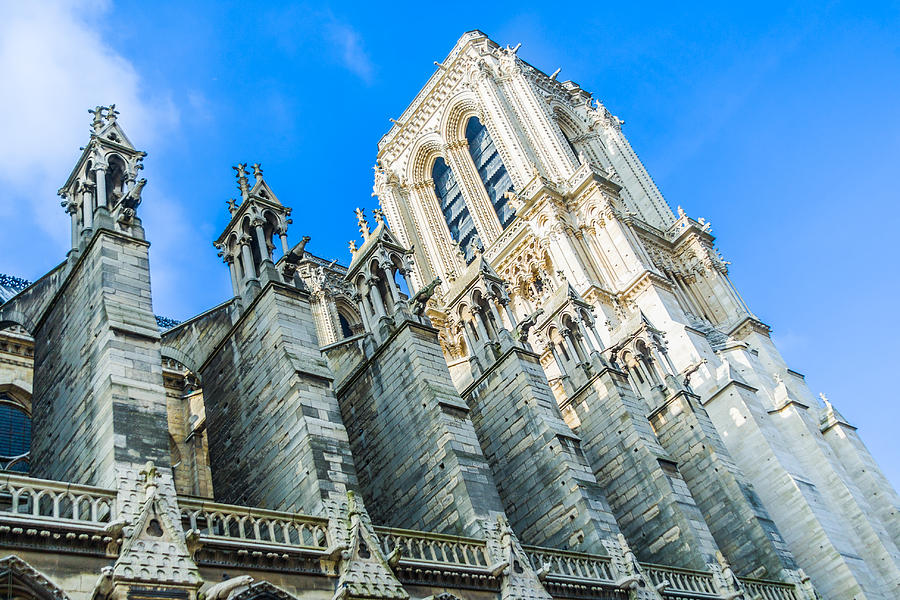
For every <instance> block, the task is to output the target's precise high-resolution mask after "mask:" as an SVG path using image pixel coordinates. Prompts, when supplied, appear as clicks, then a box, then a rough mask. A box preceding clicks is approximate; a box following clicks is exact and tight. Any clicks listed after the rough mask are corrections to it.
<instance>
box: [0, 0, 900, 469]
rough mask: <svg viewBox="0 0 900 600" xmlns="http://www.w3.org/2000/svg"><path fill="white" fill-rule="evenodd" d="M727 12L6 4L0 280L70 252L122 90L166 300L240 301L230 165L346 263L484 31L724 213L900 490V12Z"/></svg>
mask: <svg viewBox="0 0 900 600" xmlns="http://www.w3.org/2000/svg"><path fill="white" fill-rule="evenodd" d="M38 4H40V6H38ZM731 4H733V3H717V4H709V5H701V4H689V3H677V5H676V3H670V2H665V3H663V2H660V3H657V4H653V3H648V4H641V5H638V4H637V3H622V4H615V3H614V4H603V3H571V4H566V3H548V2H541V3H536V4H533V5H530V4H529V3H527V2H516V3H510V4H508V5H501V4H500V3H487V2H481V3H477V4H476V3H473V4H469V5H466V4H460V3H455V4H453V5H452V8H450V6H451V5H448V4H447V3H437V2H435V3H409V4H406V5H403V4H400V3H397V4H384V3H371V2H367V3H358V4H357V3H349V2H348V3H341V4H331V5H328V4H323V5H314V4H303V3H283V4H280V3H271V2H267V3H259V4H258V5H253V4H252V3H250V2H246V1H245V2H225V3H222V2H153V3H147V2H137V1H129V2H119V3H108V2H103V1H99V0H83V1H72V2H61V1H49V2H42V3H22V2H12V1H7V0H0V10H2V14H3V16H4V18H3V19H2V20H0V21H2V22H0V69H2V72H3V73H4V77H5V81H6V83H7V86H6V89H4V91H3V93H2V94H0V112H2V113H3V114H4V115H5V119H4V128H3V131H4V133H3V136H2V137H3V142H4V143H3V144H0V146H2V148H0V219H2V221H3V223H4V224H5V225H6V226H5V227H4V228H3V233H2V235H0V272H5V273H10V274H16V275H20V276H23V277H26V278H30V279H34V278H36V277H39V276H40V275H41V274H42V273H44V272H46V271H47V270H48V269H49V268H51V267H52V266H53V265H55V264H57V263H58V262H59V261H61V260H62V258H63V257H64V254H65V251H66V249H67V242H68V240H67V235H68V219H67V218H66V215H65V214H64V213H63V211H62V209H60V208H59V199H58V198H57V197H56V196H55V191H56V189H57V188H58V187H59V186H60V185H61V184H62V183H63V182H64V180H65V178H66V176H67V175H68V172H69V169H70V168H71V166H72V165H73V164H74V161H75V160H76V158H77V156H78V147H79V146H81V145H83V144H84V143H85V142H86V141H87V139H88V131H89V121H90V117H89V115H88V114H87V112H86V111H87V109H88V108H89V107H91V106H94V105H96V104H108V103H112V102H115V103H117V105H118V108H119V110H120V111H121V115H120V123H121V124H122V125H123V126H124V128H125V130H126V132H128V134H129V135H130V137H131V138H132V141H133V142H134V143H135V144H136V145H137V146H138V147H140V148H142V149H145V150H147V151H148V152H149V157H148V158H147V160H146V161H145V162H146V165H147V169H146V171H145V175H146V177H147V178H148V179H149V184H148V185H147V188H146V189H145V192H144V203H143V204H142V206H141V209H140V211H141V216H142V218H143V220H144V224H145V227H146V229H147V234H148V237H149V239H150V241H151V242H152V243H153V246H152V248H151V269H152V277H153V285H154V294H155V296H154V303H155V309H156V312H157V313H160V314H165V315H170V316H172V317H175V318H179V319H183V318H186V317H189V316H191V315H192V314H196V313H198V312H200V311H202V310H204V309H206V308H208V307H210V306H213V305H215V304H217V303H219V302H221V301H222V300H224V299H225V298H226V297H228V296H229V295H230V284H229V282H228V274H227V269H226V267H225V265H223V264H222V263H221V262H220V260H219V259H218V258H217V257H216V252H215V250H214V248H213V247H212V243H211V242H212V240H213V239H215V238H216V236H217V235H218V233H219V232H220V231H221V230H222V229H223V227H224V226H225V224H226V222H227V217H228V213H227V212H226V208H225V201H226V200H227V199H228V198H229V197H232V196H234V195H236V190H235V187H234V179H233V175H232V173H233V172H232V170H231V168H230V167H231V165H233V164H235V163H236V162H239V161H240V162H250V163H252V162H261V163H262V165H263V168H264V170H265V175H266V180H267V181H268V182H269V183H270V185H271V186H272V187H273V189H274V191H275V193H276V194H277V195H278V196H279V198H280V199H281V200H282V201H283V202H284V203H285V204H287V205H289V206H292V207H294V225H293V226H292V230H291V232H290V236H291V242H292V243H293V242H296V241H297V240H298V239H299V238H300V237H301V236H302V235H304V234H309V235H311V236H312V238H313V240H312V242H311V243H310V245H309V249H310V250H312V251H313V252H315V253H317V254H319V255H322V256H325V257H327V258H338V259H340V260H341V261H343V262H346V261H347V259H348V253H347V241H348V240H349V239H351V238H352V237H354V236H355V235H356V229H355V222H354V218H353V214H352V209H353V208H354V207H356V206H363V207H366V208H372V207H374V206H375V201H374V199H373V198H371V197H370V194H371V191H372V165H373V164H374V159H375V152H376V143H377V141H378V139H379V138H380V137H381V136H382V135H383V134H384V133H385V132H386V131H387V130H388V128H389V126H390V122H389V121H388V118H390V117H397V116H398V115H399V114H400V113H401V112H402V110H403V109H404V108H405V107H406V105H407V104H408V103H409V101H410V100H411V99H412V97H413V96H414V95H415V93H416V92H417V91H418V90H419V88H420V87H421V86H422V85H423V84H424V83H425V81H426V80H427V78H428V77H429V76H430V74H431V73H432V72H433V70H434V69H435V67H434V65H433V61H435V60H438V61H440V60H442V59H443V58H444V57H445V56H446V55H447V53H448V52H449V51H450V49H451V48H452V46H453V44H454V43H455V41H456V40H457V38H458V37H459V36H460V35H461V34H462V33H463V32H465V31H467V30H471V29H476V28H477V29H481V30H483V31H485V32H486V33H487V34H489V35H490V36H491V37H492V38H493V39H494V40H496V41H497V42H498V43H500V44H511V45H515V44H517V43H519V42H522V44H523V45H522V48H521V49H520V51H519V55H520V56H521V57H523V58H524V59H525V60H527V61H529V62H530V63H532V64H533V65H535V66H536V67H538V68H541V69H543V70H544V71H546V72H553V71H554V70H556V69H557V68H559V67H561V68H562V71H561V73H560V76H559V77H560V79H572V80H574V81H576V82H578V83H579V84H581V85H582V87H584V88H585V89H587V90H590V91H592V92H593V93H594V95H595V97H597V98H600V99H601V100H602V101H603V102H604V103H605V104H606V105H607V107H609V108H610V110H612V111H613V112H614V113H615V114H617V115H618V116H619V117H620V118H622V119H624V120H625V126H624V130H625V133H626V135H627V136H628V137H629V139H630V140H631V143H632V145H633V146H634V148H635V150H636V151H637V153H638V155H639V156H640V157H641V159H642V160H643V161H644V163H645V165H646V166H647V168H648V170H649V171H650V174H651V175H652V176H653V177H654V179H655V180H656V182H657V184H658V185H659V187H660V189H661V191H662V192H663V194H664V195H665V197H666V199H667V200H668V202H669V204H670V205H671V206H672V207H673V208H674V207H675V206H676V205H681V206H683V207H684V208H685V209H686V210H687V211H688V213H689V214H691V215H692V216H695V217H700V216H703V217H706V218H707V219H709V220H710V221H711V222H712V224H713V233H714V234H715V235H717V236H718V237H719V242H718V243H719V247H720V249H721V250H722V252H723V254H724V255H725V258H726V259H727V260H730V261H731V262H732V263H733V264H732V276H733V278H734V281H735V282H736V284H737V286H738V288H739V289H740V290H741V292H742V293H743V295H744V297H745V299H746V300H747V302H748V303H749V304H750V306H751V308H752V309H753V310H754V311H755V312H756V313H757V314H758V315H759V316H760V317H761V318H762V319H763V320H764V321H765V322H767V323H768V324H770V325H772V326H773V328H774V337H775V340H776V342H777V343H778V344H779V347H780V348H781V350H782V352H783V353H784V355H785V357H786V358H787V360H788V363H789V365H790V366H791V367H792V368H794V369H795V370H797V371H800V372H802V373H804V374H806V375H807V378H808V381H809V382H810V384H811V386H812V388H813V390H814V391H816V392H819V391H824V392H826V393H827V394H828V396H829V398H830V399H831V400H832V401H833V402H834V403H835V404H836V405H837V407H838V408H839V409H840V410H841V411H842V412H843V413H844V414H845V416H847V417H848V419H849V420H850V421H852V422H853V423H854V424H856V425H858V426H859V427H860V429H861V432H862V434H863V436H864V440H865V441H866V442H867V444H868V445H869V447H870V449H871V450H872V451H873V453H874V454H875V456H876V458H877V459H878V460H879V461H880V463H881V465H882V467H883V468H884V470H885V471H886V472H887V473H888V475H889V477H890V478H891V479H892V481H893V482H894V484H895V486H897V485H900V450H898V448H900V444H897V443H896V442H895V441H894V437H895V436H896V433H895V432H896V427H897V424H896V423H897V414H898V411H897V406H898V401H900V398H898V395H900V393H898V391H897V389H898V388H897V386H896V385H893V381H892V377H893V375H894V374H895V371H894V369H896V368H898V365H900V351H898V349H897V343H896V341H895V340H897V339H900V325H898V322H900V321H898V318H897V316H896V313H895V312H894V311H895V310H896V307H897V304H898V302H897V298H898V297H900V269H898V267H897V266H896V264H894V265H893V266H892V265H891V261H892V260H895V259H896V256H897V246H896V244H895V241H894V236H897V235H898V231H900V217H898V210H897V204H898V196H900V194H898V192H897V189H898V186H897V181H896V179H897V175H898V171H900V169H898V163H900V160H898V158H900V108H898V107H900V35H898V31H900V4H898V3H875V2H872V3H861V2H831V3H821V2H809V3H791V2H777V3H761V2H754V3H748V4H747V5H745V6H743V7H736V6H732V5H731ZM863 4H865V8H863ZM726 5H727V6H726Z"/></svg>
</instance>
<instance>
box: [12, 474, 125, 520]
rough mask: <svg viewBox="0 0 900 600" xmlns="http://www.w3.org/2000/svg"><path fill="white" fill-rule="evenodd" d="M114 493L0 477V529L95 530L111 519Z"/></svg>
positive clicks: (42, 480)
mask: <svg viewBox="0 0 900 600" xmlns="http://www.w3.org/2000/svg"><path fill="white" fill-rule="evenodd" d="M115 507H116V492H115V491H114V490H106V489H103V488H97V487H91V486H86V485H78V484H75V483H64V482H61V481H51V480H48V479H36V478H33V477H25V476H21V475H13V474H9V473H5V474H2V475H0V528H4V527H10V526H12V527H16V526H17V524H18V525H34V526H59V525H65V526H66V527H68V528H74V529H84V530H96V529H98V528H99V529H102V528H104V527H106V525H107V524H109V523H110V522H111V521H112V520H113V518H114V516H115V512H116V510H115Z"/></svg>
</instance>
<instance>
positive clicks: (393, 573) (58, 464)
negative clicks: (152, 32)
mask: <svg viewBox="0 0 900 600" xmlns="http://www.w3.org/2000/svg"><path fill="white" fill-rule="evenodd" d="M92 113H93V117H94V118H93V122H92V129H93V130H92V134H91V138H90V141H89V143H88V144H87V146H85V148H84V151H83V153H82V155H81V157H80V158H79V160H78V162H77V163H76V165H75V168H74V169H73V171H72V173H71V175H70V176H69V178H68V179H67V181H66V183H65V184H64V185H63V187H62V188H61V189H60V195H61V196H62V198H63V207H64V208H65V209H66V212H67V214H68V215H69V218H70V219H71V225H72V244H71V250H70V252H69V253H68V254H67V256H66V257H65V260H64V261H63V262H62V263H61V264H60V265H59V266H57V267H56V268H54V269H53V270H52V271H50V272H49V273H48V274H47V275H45V276H44V277H42V278H40V279H39V280H38V281H36V282H34V283H33V284H29V283H27V282H23V281H21V280H17V279H15V278H11V277H8V276H0V302H2V304H0V327H2V328H3V329H2V331H0V415H2V418H0V427H3V428H6V429H4V432H5V434H8V435H5V436H4V438H3V439H4V440H6V441H5V442H4V443H6V444H7V446H8V447H7V448H6V450H4V451H3V452H0V455H2V456H0V458H2V464H0V466H2V467H3V470H2V472H0V546H2V550H3V554H2V555H0V563H2V568H3V572H4V574H5V585H6V586H7V587H6V589H7V590H8V593H7V595H9V596H10V597H11V598H12V597H15V598H40V599H45V598H59V599H63V598H71V599H73V600H77V599H84V600H88V599H90V600H113V599H115V600H120V599H121V600H124V599H135V600H138V599H143V600H151V599H161V598H167V599H184V600H199V599H200V598H203V599H204V600H261V599H267V600H271V599H272V598H278V599H283V600H287V599H300V598H303V599H310V600H312V599H317V598H321V599H322V600H343V599H345V598H347V599H349V598H357V599H360V600H362V599H366V600H375V599H382V598H383V599H391V600H406V599H408V598H416V599H435V598H439V599H441V600H450V599H459V600H462V599H465V600H489V599H497V598H501V599H503V600H513V599H516V600H519V599H533V600H548V599H549V598H560V599H562V598H572V599H576V598H582V599H589V598H597V599H606V598H611V599H612V598H615V599H625V598H628V599H634V600H637V599H646V600H662V599H664V598H665V599H669V598H672V599H674V598H694V599H698V600H699V599H702V598H722V599H738V598H744V599H751V598H764V599H766V600H814V599H815V598H826V599H836V600H837V599H841V600H842V599H845V598H854V599H857V600H862V599H867V600H875V599H884V600H887V599H890V598H895V597H897V596H898V593H900V550H898V545H900V539H898V532H900V517H898V510H900V508H898V507H900V497H898V494H897V493H896V491H895V490H893V489H892V488H891V486H890V485H889V483H888V482H887V479H886V478H885V476H884V475H883V473H882V472H881V471H880V469H879V467H878V465H877V464H876V463H875V461H874V460H873V459H872V457H871V455H870V454H869V453H868V451H867V450H866V448H865V446H864V444H863V443H862V441H861V439H860V437H859V435H858V433H857V431H856V429H855V428H854V427H853V426H852V425H851V424H849V423H847V421H846V420H845V419H844V418H843V417H842V416H841V415H840V413H839V412H838V411H837V410H836V409H835V407H834V406H833V405H832V404H831V402H829V401H824V406H822V405H820V404H819V402H818V401H817V400H816V399H815V398H814V397H813V396H812V394H811V393H810V391H809V389H808V388H807V386H806V384H805V382H804V381H803V377H802V375H800V374H798V373H796V372H795V371H793V370H790V369H788V367H787V365H786V364H785V362H784V360H783V359H782V358H781V356H780V354H779V353H778V350H777V349H776V348H775V346H774V344H773V343H772V340H771V339H770V337H769V335H768V334H769V328H768V326H766V325H765V324H763V323H761V322H760V321H759V320H758V319H757V318H756V317H755V316H754V315H753V313H752V312H751V311H750V310H749V308H748V307H747V306H746V305H745V304H744V302H743V300H742V299H741V298H740V296H739V294H738V293H737V291H736V290H735V288H734V286H733V285H732V284H731V282H730V280H729V277H728V269H727V263H725V262H724V260H723V259H722V257H721V256H720V255H719V253H718V251H717V250H716V249H715V246H714V238H713V237H712V235H711V234H710V232H709V224H708V223H705V222H704V221H703V220H702V219H700V220H695V219H692V218H690V217H688V216H687V215H686V214H684V212H683V211H681V209H680V208H679V209H678V210H677V211H676V212H675V213H673V212H672V211H671V210H670V209H669V207H668V206H667V205H666V203H665V201H664V200H663V198H662V195H661V194H660V193H659V190H658V189H657V188H656V186H655V185H654V184H653V181H652V179H651V178H650V176H649V175H648V173H647V172H646V171H645V170H644V168H643V166H642V165H641V163H640V161H639V160H638V158H637V156H636V155H635V153H634V151H633V150H632V149H631V146H630V145H629V143H628V141H627V139H626V138H625V137H624V135H623V133H622V127H621V125H622V122H621V121H620V120H619V119H617V118H616V117H615V116H613V115H612V114H611V113H610V112H609V111H608V110H607V109H606V108H605V107H604V106H603V105H602V104H601V103H600V102H598V101H595V100H593V98H592V97H591V95H590V94H589V93H588V92H586V91H584V90H582V89H581V88H579V87H578V85H577V84H575V83H573V82H569V81H566V82H560V81H557V80H556V78H555V77H554V76H550V77H548V76H547V75H545V74H544V73H542V72H540V71H538V70H537V69H535V68H534V67H532V66H531V65H528V64H527V63H525V62H523V61H522V60H520V59H519V58H518V57H517V56H516V49H515V48H502V47H500V46H498V45H496V44H495V43H494V42H492V41H490V40H489V39H488V38H487V37H486V36H485V35H484V34H482V33H481V32H478V31H473V32H469V33H466V34H465V35H464V36H463V37H462V38H460V40H459V42H458V43H457V44H456V46H455V47H454V48H453V50H452V52H451V53H450V55H449V56H448V57H447V58H446V59H445V60H444V61H443V62H442V63H440V64H439V66H438V70H437V71H436V72H435V74H434V75H433V76H432V77H431V78H430V79H429V81H428V82H427V83H426V85H425V87H424V88H423V89H422V91H421V92H420V93H419V94H418V95H417V96H416V98H415V99H414V100H413V102H412V104H411V105H410V106H409V107H408V108H407V109H406V110H405V111H404V112H403V113H402V115H401V116H400V118H399V119H397V120H396V121H395V125H394V127H392V128H391V130H390V131H389V132H388V133H387V134H386V135H385V136H384V138H382V140H381V142H380V143H379V148H378V156H377V167H376V172H375V192H376V194H377V195H378V197H379V203H380V207H381V208H379V209H376V210H374V211H373V212H372V216H373V218H374V220H375V224H374V228H373V227H370V224H369V222H368V220H367V218H366V215H365V214H364V212H363V211H362V210H359V209H358V210H357V226H358V228H359V231H360V234H361V235H362V242H361V243H359V242H357V241H353V242H351V244H350V251H351V260H350V264H349V266H348V267H344V266H342V265H339V264H336V263H329V262H327V261H324V260H322V259H321V258H318V257H316V256H314V255H313V254H311V253H310V252H308V251H307V250H306V245H307V243H308V242H309V241H310V239H309V237H303V238H301V239H300V240H299V241H298V242H297V243H296V244H295V245H293V246H291V245H290V244H289V243H288V239H289V238H288V225H290V224H291V219H290V218H289V217H290V215H291V209H290V208H289V207H287V206H285V205H284V204H282V202H281V201H280V200H279V199H278V198H277V196H276V195H275V193H274V191H273V189H272V188H271V187H270V186H269V184H268V183H267V181H266V180H265V178H264V176H263V171H262V167H261V166H260V165H259V164H255V165H253V166H252V184H251V174H250V172H249V171H248V169H247V166H246V165H245V164H239V165H237V166H236V167H235V171H236V176H237V177H236V178H237V184H238V188H239V190H240V195H241V198H240V200H230V201H229V202H228V210H229V213H230V221H229V223H228V225H227V227H226V228H225V230H224V231H223V232H222V235H221V236H219V238H218V239H217V240H216V241H215V245H216V248H217V249H218V250H219V253H220V254H219V255H220V256H221V257H222V258H223V261H224V263H225V264H226V265H227V268H228V269H229V272H230V275H231V279H232V290H231V291H232V297H231V298H230V299H227V300H225V302H223V303H222V304H221V305H219V306H217V307H214V308H211V309H209V310H207V311H205V312H203V313H202V314H200V315H197V316H195V317H192V318H191V319H188V320H187V321H185V322H182V323H176V322H173V321H171V320H167V319H162V318H159V317H154V314H153V310H152V295H151V287H150V277H149V261H148V254H147V248H148V241H147V239H146V238H145V232H144V230H143V227H142V225H141V221H140V218H139V216H138V209H139V205H140V202H141V193H142V190H143V188H144V185H145V184H146V180H144V179H140V178H139V173H140V170H141V168H142V161H143V159H144V157H145V154H144V153H143V152H141V151H139V150H137V149H136V148H135V146H133V145H132V143H131V141H130V140H129V139H128V138H127V136H126V135H125V132H124V130H123V129H122V128H121V126H120V125H119V123H118V118H117V117H118V113H117V112H116V110H115V107H114V106H110V107H97V108H96V109H94V110H93V111H92ZM150 233H151V234H152V232H150ZM14 424H15V427H16V429H14V427H13V425H14ZM26 430H27V431H26ZM29 436H31V437H29ZM17 444H18V445H17ZM23 444H24V445H23ZM26 445H27V448H26ZM20 450H24V451H20ZM4 452H5V454H4Z"/></svg>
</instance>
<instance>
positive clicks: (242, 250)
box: [213, 163, 302, 300]
mask: <svg viewBox="0 0 900 600" xmlns="http://www.w3.org/2000/svg"><path fill="white" fill-rule="evenodd" d="M232 168H233V169H234V170H235V176H236V179H237V187H238V190H240V193H241V201H240V203H238V202H237V201H236V200H234V199H229V200H228V201H227V205H228V212H229V213H230V215H231V221H230V222H229V223H228V226H227V227H226V228H225V231H223V232H222V235H220V236H219V238H218V239H217V240H216V241H215V242H214V243H213V244H214V245H215V247H216V248H217V249H218V250H219V256H221V257H222V260H223V261H224V262H225V263H227V264H228V266H229V268H230V270H231V284H232V289H233V291H234V295H235V296H242V297H244V298H245V299H248V300H249V299H252V298H253V297H254V296H255V295H256V292H257V291H258V290H259V289H260V288H261V286H262V285H265V284H266V283H268V282H269V281H283V280H290V279H291V278H292V276H293V271H291V272H290V273H288V272H287V271H286V272H285V273H279V272H278V270H277V269H276V268H275V261H274V257H273V255H274V251H275V247H276V246H275V241H274V239H275V237H276V236H277V237H278V238H279V239H280V242H281V253H282V256H285V257H287V256H289V255H290V254H291V249H290V248H289V247H288V242H287V228H288V225H290V224H291V223H292V221H291V219H290V218H289V217H290V214H291V209H290V208H288V207H286V206H284V205H283V204H281V202H280V201H279V200H278V198H277V197H276V196H275V194H274V193H273V192H272V189H271V188H270V187H269V185H268V184H267V183H266V181H265V180H264V179H263V171H262V167H261V166H260V164H259V163H256V164H254V165H253V177H254V183H253V187H250V182H249V179H248V177H247V175H248V172H247V164H246V163H239V164H238V165H237V166H235V167H232ZM299 251H300V252H302V247H301V248H300V250H299ZM291 264H292V263H290V261H287V262H286V263H285V265H284V267H285V269H288V268H289V267H290V266H291Z"/></svg>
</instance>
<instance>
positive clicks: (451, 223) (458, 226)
mask: <svg viewBox="0 0 900 600" xmlns="http://www.w3.org/2000/svg"><path fill="white" fill-rule="evenodd" d="M431 177H432V179H433V180H434V192H435V194H436V195H437V197H438V201H439V202H440V204H441V212H442V213H444V220H445V221H447V228H448V229H449V230H450V237H452V238H453V239H454V240H455V241H456V242H458V243H459V248H460V250H461V251H462V253H463V254H464V255H465V257H466V263H469V262H471V261H472V259H473V258H474V257H475V248H476V244H478V243H479V242H478V239H477V238H478V235H477V232H476V231H475V222H474V221H472V216H471V215H470V214H469V207H468V206H466V201H465V199H464V198H463V196H462V191H461V190H460V189H459V184H458V183H457V181H456V176H455V175H454V174H453V170H452V169H450V167H449V166H448V165H447V162H446V161H445V160H444V159H443V157H438V159H437V160H436V161H434V167H432V169H431Z"/></svg>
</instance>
